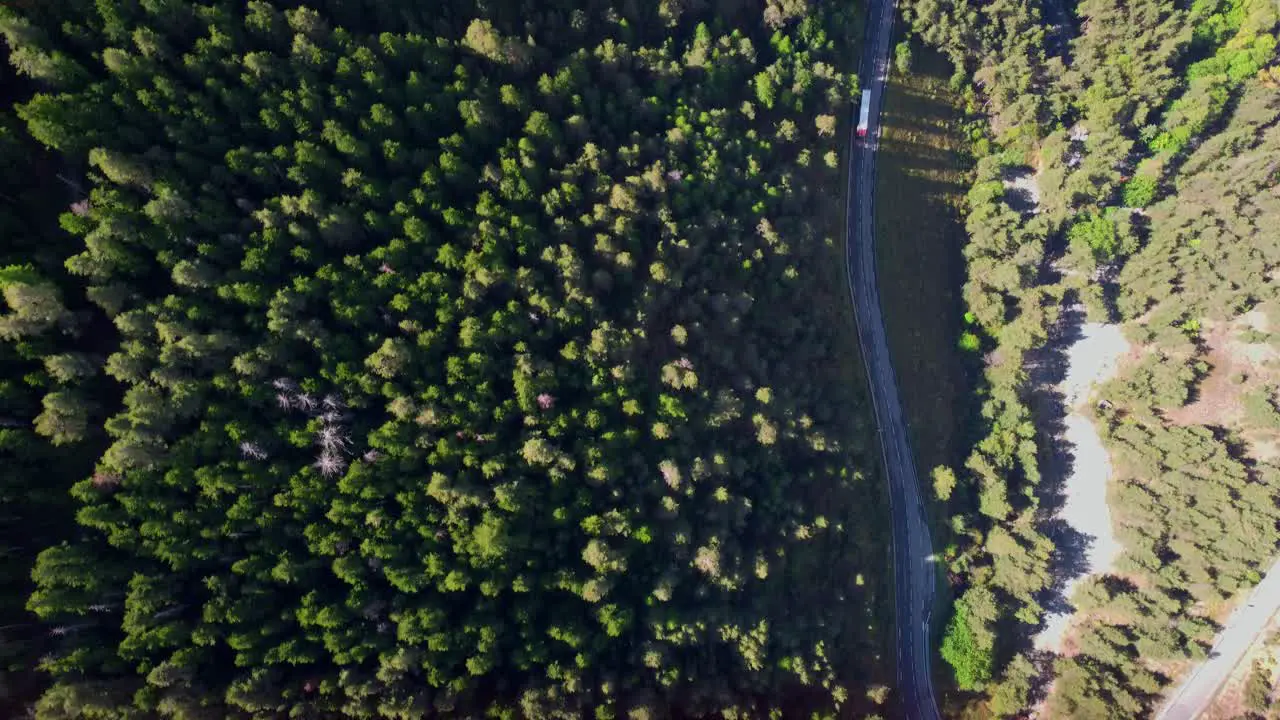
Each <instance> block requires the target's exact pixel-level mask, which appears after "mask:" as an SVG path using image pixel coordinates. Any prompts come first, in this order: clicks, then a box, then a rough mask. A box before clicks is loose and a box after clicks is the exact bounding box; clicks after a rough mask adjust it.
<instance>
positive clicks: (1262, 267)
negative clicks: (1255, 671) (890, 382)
mask: <svg viewBox="0 0 1280 720" xmlns="http://www.w3.org/2000/svg"><path fill="white" fill-rule="evenodd" d="M1074 9H1075V14H1076V22H1074V23H1072V22H1067V23H1063V22H1053V23H1050V22H1049V20H1048V18H1049V17H1050V16H1051V15H1054V14H1055V11H1056V4H1053V3H1038V2H1028V3H1000V2H994V3H967V2H964V1H963V0H955V1H950V0H948V1H943V2H938V1H936V0H915V1H914V2H911V3H909V4H908V9H907V12H908V17H909V19H910V20H912V21H913V24H914V28H915V30H916V31H917V32H918V33H919V34H920V35H921V37H922V38H923V39H924V40H925V41H926V42H929V43H931V44H933V45H935V46H937V47H939V48H940V49H942V50H944V51H945V52H946V53H947V54H948V55H949V56H950V57H951V58H952V60H953V62H954V63H955V65H956V67H957V76H956V78H955V79H954V81H955V82H956V84H957V85H966V84H967V85H968V88H967V90H966V92H967V93H968V97H969V99H970V109H974V108H978V107H981V108H983V109H984V110H985V111H986V112H987V113H988V116H989V118H990V134H989V137H975V142H974V151H975V154H976V155H978V156H979V159H978V162H977V165H976V170H975V173H974V178H973V186H972V188H971V190H970V192H969V196H968V204H969V208H968V210H969V213H968V219H967V229H968V231H969V244H968V245H967V246H966V248H965V255H966V258H967V260H968V277H967V282H966V285H965V300H966V304H967V306H968V315H967V316H966V318H967V321H968V323H969V326H968V327H967V328H966V330H967V333H968V334H967V335H966V337H967V338H968V340H967V348H968V349H973V350H982V351H985V353H986V354H985V360H986V372H985V376H984V381H985V382H984V383H983V386H982V388H981V391H982V394H983V395H982V396H983V399H984V403H985V405H984V411H983V417H984V421H985V424H984V427H983V428H982V432H983V437H982V439H981V440H980V441H979V442H978V443H977V444H976V445H975V447H974V449H973V452H972V454H971V456H970V457H969V460H968V461H967V463H966V465H965V468H964V469H963V471H961V472H957V473H955V481H954V483H952V482H948V483H946V485H947V488H946V492H945V496H943V494H942V493H939V496H940V498H941V499H942V500H943V501H945V502H948V503H949V506H950V508H951V510H952V513H953V518H952V528H951V530H952V532H951V541H952V542H951V545H950V547H949V548H947V554H948V558H949V560H950V564H951V570H952V573H953V576H952V577H953V580H954V581H955V583H956V585H957V586H958V589H959V591H960V600H959V601H958V602H957V603H956V605H955V612H954V615H953V617H952V619H951V621H950V623H949V624H948V626H947V630H946V636H945V640H944V642H943V644H942V648H941V651H942V656H943V658H944V659H945V660H946V661H947V662H948V663H949V664H950V665H951V666H952V668H953V670H954V680H955V683H956V685H957V686H958V687H959V688H960V689H961V690H966V691H982V693H981V696H978V695H977V694H976V693H975V694H974V695H970V696H969V697H971V698H972V697H981V699H982V701H983V702H984V703H985V705H986V709H985V711H990V712H994V713H995V714H997V715H1000V716H1009V715H1013V714H1016V713H1020V712H1022V711H1024V710H1025V708H1026V706H1027V704H1028V702H1030V699H1029V698H1030V697H1032V696H1033V694H1032V693H1031V689H1032V687H1033V685H1035V684H1036V682H1039V683H1040V684H1041V685H1040V686H1041V687H1049V684H1048V683H1049V682H1050V681H1052V686H1051V687H1052V689H1053V693H1052V695H1051V696H1050V698H1049V700H1048V705H1047V706H1046V712H1047V713H1048V714H1049V715H1050V716H1052V717H1079V718H1093V717H1097V718H1103V717H1105V718H1115V717H1135V718H1136V717H1148V716H1150V714H1151V708H1152V705H1153V703H1154V702H1156V701H1157V699H1158V697H1159V693H1160V692H1161V691H1162V690H1163V689H1164V688H1165V687H1167V686H1168V685H1169V683H1170V682H1171V681H1172V680H1173V677H1171V676H1170V671H1169V668H1170V667H1178V665H1177V664H1176V663H1177V661H1185V660H1188V659H1197V658H1200V657H1202V656H1203V655H1204V650H1205V648H1207V646H1208V643H1209V642H1210V641H1211V639H1212V635H1213V633H1214V631H1215V625H1214V622H1213V618H1212V617H1210V616H1208V615H1207V614H1206V613H1207V611H1206V608H1207V607H1209V606H1210V604H1212V603H1218V602H1221V601H1224V600H1227V599H1229V598H1231V597H1232V596H1233V595H1234V594H1235V593H1237V592H1238V591H1240V590H1241V589H1243V588H1246V587H1248V586H1249V585H1251V584H1252V583H1254V582H1256V581H1257V579H1258V577H1259V572H1260V570H1261V569H1262V564H1263V563H1264V562H1265V561H1267V560H1268V559H1269V558H1270V557H1272V556H1273V555H1274V553H1275V551H1276V549H1277V541H1278V540H1280V535H1278V532H1277V521H1280V518H1278V517H1277V515H1276V510H1275V508H1276V502H1277V499H1278V498H1280V469H1278V468H1277V467H1276V465H1275V458H1274V456H1272V455H1269V454H1268V453H1267V452H1265V447H1266V443H1268V442H1273V441H1274V439H1275V435H1274V432H1275V426H1274V425H1273V424H1272V423H1273V418H1274V417H1275V415H1274V413H1276V412H1277V410H1276V408H1277V405H1276V404H1275V395H1274V387H1275V375H1276V373H1277V371H1278V370H1280V363H1277V356H1276V354H1275V353H1276V343H1275V341H1274V339H1273V338H1274V337H1275V336H1274V335H1272V334H1271V333H1270V330H1269V328H1274V327H1276V323H1277V321H1280V316H1278V315H1277V313H1276V309H1277V307H1278V306H1277V305H1276V304H1275V299H1276V298H1275V296H1276V292H1277V291H1276V288H1277V285H1276V283H1275V277H1276V272H1277V270H1278V269H1280V246H1277V244H1276V243H1277V239H1278V236H1277V235H1276V233H1275V232H1274V228H1275V227H1276V224H1277V222H1280V204H1277V197H1278V196H1277V182H1278V181H1280V176H1277V174H1276V172H1275V169H1276V163H1277V162H1278V159H1277V157H1276V153H1277V149H1278V148H1280V136H1277V135H1276V129H1275V128H1276V120H1277V117H1278V115H1277V113H1280V92H1278V91H1277V85H1278V84H1277V82H1276V78H1277V73H1276V67H1277V56H1276V52H1275V48H1276V33H1277V30H1278V29H1280V15H1278V14H1277V9H1276V7H1275V5H1274V3H1269V2H1256V1H1254V0H1223V1H1218V0H1198V1H1197V2H1194V3H1191V4H1190V5H1187V4H1183V3H1173V2H1164V1H1163V0H1140V1H1138V2H1123V3H1115V2H1091V1H1088V0H1086V1H1085V2H1081V3H1079V4H1077V5H1076V6H1075V8H1074ZM995 18H1001V20H1000V21H999V22H993V21H992V20H993V19H995ZM1028 28H1030V30H1028ZM1073 32H1074V34H1075V36H1074V37H1071V38H1068V39H1065V40H1064V41H1059V40H1057V39H1056V38H1055V37H1054V36H1061V35H1064V34H1070V33H1073ZM1058 48H1061V49H1060V50H1059V49H1058ZM1019 183H1023V184H1029V185H1030V186H1031V187H1033V188H1034V189H1035V193H1034V196H1032V197H1026V191H1025V190H1022V189H1020V186H1019ZM1077 299H1078V300H1080V301H1082V302H1083V303H1084V304H1085V306H1086V307H1087V309H1088V312H1089V315H1090V316H1091V317H1092V318H1093V319H1096V320H1099V321H1107V320H1112V321H1115V320H1119V321H1124V322H1125V327H1126V330H1127V331H1128V332H1129V334H1130V335H1131V336H1132V339H1133V340H1135V341H1136V343H1137V347H1138V348H1139V352H1138V353H1137V357H1136V359H1134V360H1132V361H1130V362H1127V363H1126V365H1125V367H1124V368H1123V369H1122V372H1121V376H1120V377H1119V378H1117V379H1116V380H1115V381H1113V382H1112V383H1110V384H1108V385H1107V386H1106V387H1104V388H1102V389H1101V390H1100V392H1099V399H1100V400H1103V401H1105V402H1104V403H1103V404H1102V406H1101V409H1100V410H1099V411H1098V413H1097V414H1098V418H1097V420H1098V424H1099V425H1100V427H1101V430H1102V433H1103V435H1104V439H1105V440H1106V443H1107V446H1108V449H1109V450H1110V451H1111V454H1112V458H1113V462H1114V464H1115V466H1116V468H1117V477H1116V478H1115V480H1114V486H1113V488H1112V490H1111V496H1112V497H1113V498H1114V508H1113V512H1114V513H1115V514H1116V518H1117V520H1116V524H1117V531H1118V534H1119V536H1120V539H1121V540H1122V541H1123V542H1124V543H1125V554H1124V556H1123V557H1122V559H1121V560H1120V563H1119V566H1118V569H1117V574H1116V575H1109V576H1104V577H1100V578H1093V579H1091V580H1090V581H1089V582H1088V584H1087V587H1086V588H1085V589H1084V590H1083V591H1081V592H1080V593H1077V596H1076V598H1075V600H1074V602H1075V604H1076V605H1077V607H1078V609H1079V610H1080V611H1081V613H1082V615H1083V617H1084V618H1086V619H1085V620H1084V621H1083V622H1081V623H1080V624H1078V625H1077V626H1076V627H1075V628H1074V629H1073V630H1072V631H1071V634H1072V642H1073V644H1074V646H1075V648H1076V650H1077V652H1075V653H1073V654H1072V656H1071V657H1068V658H1063V659H1060V660H1058V661H1057V662H1056V663H1046V662H1033V660H1035V659H1037V658H1043V654H1038V653H1032V652H1030V651H1031V650H1032V648H1031V647H1030V643H1029V642H1028V641H1027V638H1029V637H1030V636H1031V635H1032V633H1031V632H1028V630H1029V629H1032V628H1035V627H1038V626H1040V625H1041V624H1042V620H1043V612H1042V605H1043V604H1044V602H1045V601H1046V600H1047V599H1049V598H1050V597H1051V593H1052V587H1053V582H1052V578H1051V577H1050V568H1051V567H1052V566H1053V563H1054V560H1055V558H1057V557H1059V556H1060V555H1062V552H1063V551H1062V550H1059V549H1055V548H1054V545H1053V542H1052V541H1051V540H1050V539H1049V538H1050V533H1051V530H1050V528H1051V526H1052V522H1053V518H1052V510H1051V509H1047V508H1046V507H1045V503H1044V498H1045V493H1044V491H1043V489H1042V488H1040V487H1039V485H1040V471H1039V469H1038V468H1039V463H1038V460H1040V459H1042V458H1043V457H1044V455H1045V454H1046V449H1047V448H1048V447H1049V445H1050V444H1053V443H1060V442H1062V439H1061V438H1060V437H1059V436H1057V435H1056V434H1055V433H1054V431H1053V429H1052V424H1051V423H1050V422H1048V420H1049V419H1048V418H1042V417H1037V416H1036V414H1035V413H1033V412H1031V411H1030V406H1031V404H1032V403H1031V398H1032V395H1033V394H1034V393H1037V392H1039V393H1043V392H1044V390H1045V389H1044V388H1037V387H1035V385H1034V384H1033V383H1032V382H1031V381H1030V378H1029V374H1028V372H1027V370H1028V369H1029V368H1030V366H1031V363H1032V358H1033V357H1036V358H1039V357H1040V356H1031V355H1028V351H1033V350H1037V349H1039V348H1041V347H1043V346H1044V345H1045V343H1046V341H1047V340H1048V339H1049V338H1051V337H1052V336H1053V335H1054V325H1055V323H1056V322H1057V319H1058V317H1059V315H1060V314H1059V312H1058V307H1059V306H1060V305H1061V304H1063V303H1069V302H1074V301H1075V300H1077ZM1246 314H1248V318H1246ZM1250 318H1251V319H1250ZM1240 328H1245V330H1240ZM1211 332H1212V335H1211V334H1210V333H1211ZM1237 333H1238V334H1239V337H1238V339H1237V337H1235V335H1236V334H1237ZM1233 358H1240V359H1233ZM1036 361H1037V362H1039V361H1040V360H1036ZM1236 366H1241V367H1247V370H1246V371H1240V370H1235V371H1229V368H1230V367H1236ZM1228 372H1231V373H1232V374H1231V377H1230V378H1228V377H1227V374H1228ZM1224 386H1226V387H1231V386H1237V387H1238V388H1239V389H1238V390H1223V389H1222V388H1223V387H1224ZM1204 393H1213V394H1214V395H1215V396H1220V395H1223V394H1226V395H1228V396H1229V397H1231V398H1235V397H1238V398H1239V399H1240V405H1241V406H1243V407H1244V411H1243V412H1239V413H1229V414H1227V415H1222V416H1207V415H1206V413H1208V411H1207V410H1205V409H1203V408H1192V407H1190V406H1191V405H1192V404H1193V403H1195V402H1196V401H1197V400H1198V399H1199V398H1200V396H1201V395H1202V394H1204ZM1211 402H1217V403H1220V402H1222V400H1221V398H1218V399H1214V400H1212V401H1211ZM1227 402H1228V403H1229V402H1230V401H1227ZM1260 448H1262V449H1261V450H1260ZM1047 510H1048V511H1047ZM1067 552H1069V550H1068V551H1067ZM1028 626H1030V627H1028Z"/></svg>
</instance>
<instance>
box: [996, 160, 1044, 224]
mask: <svg viewBox="0 0 1280 720" xmlns="http://www.w3.org/2000/svg"><path fill="white" fill-rule="evenodd" d="M1000 181H1001V182H1003V183H1004V201H1005V203H1006V204H1008V206H1009V207H1010V208H1011V209H1012V210H1014V211H1015V212H1017V213H1018V214H1020V215H1022V216H1023V217H1027V216H1029V215H1034V214H1036V212H1037V211H1038V210H1039V209H1040V198H1039V197H1038V196H1037V192H1038V188H1037V186H1036V177H1035V170H1034V169H1033V168H1030V167H1026V166H1021V167H1006V168H1005V169H1003V170H1001V171H1000Z"/></svg>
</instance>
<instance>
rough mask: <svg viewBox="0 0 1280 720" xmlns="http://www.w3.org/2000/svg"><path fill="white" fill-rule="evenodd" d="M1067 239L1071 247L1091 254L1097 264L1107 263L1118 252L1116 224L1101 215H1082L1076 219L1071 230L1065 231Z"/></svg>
mask: <svg viewBox="0 0 1280 720" xmlns="http://www.w3.org/2000/svg"><path fill="white" fill-rule="evenodd" d="M1067 239H1068V240H1069V241H1070V242H1071V245H1072V246H1073V247H1081V248H1085V249H1086V250H1087V251H1089V252H1091V253H1093V257H1094V258H1095V259H1096V260H1097V261H1098V262H1109V261H1111V260H1113V259H1115V257H1116V253H1117V252H1118V251H1119V242H1118V241H1117V239H1116V224H1115V222H1113V221H1112V220H1111V218H1109V217H1105V216H1102V215H1082V216H1080V217H1078V218H1077V219H1076V221H1075V223H1074V224H1073V225H1072V226H1071V229H1070V230H1069V231H1067Z"/></svg>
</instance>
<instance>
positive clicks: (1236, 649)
mask: <svg viewBox="0 0 1280 720" xmlns="http://www.w3.org/2000/svg"><path fill="white" fill-rule="evenodd" d="M1277 610H1280V562H1277V563H1276V564H1275V565H1272V566H1271V569H1270V570H1268V571H1267V574H1266V575H1265V576H1264V577H1263V578H1262V582H1260V583H1258V585H1257V587H1255V588H1254V589H1253V592H1251V593H1249V597H1248V598H1247V599H1246V600H1245V601H1244V602H1243V603H1241V604H1240V607H1237V608H1236V609H1235V611H1234V612H1232V613H1231V617H1229V618H1227V624H1226V626H1225V627H1224V628H1223V630H1222V632H1220V633H1218V638H1217V640H1215V641H1214V643H1213V648H1212V649H1210V650H1209V657H1208V658H1207V659H1206V660H1205V661H1204V662H1202V663H1200V666H1199V667H1197V668H1196V669H1195V671H1194V672H1192V673H1191V674H1190V675H1188V676H1187V677H1186V679H1185V680H1183V681H1182V684H1180V685H1179V686H1178V687H1177V689H1175V690H1174V691H1173V693H1172V694H1170V696H1169V697H1170V698H1171V700H1170V701H1169V702H1168V703H1167V704H1166V705H1165V706H1164V708H1162V709H1161V710H1160V714H1159V715H1156V718H1157V720H1192V718H1196V717H1199V716H1200V713H1202V712H1204V710H1205V708H1207V707H1208V706H1209V703H1210V702H1212V701H1213V698H1214V696H1215V695H1217V694H1218V689H1219V688H1221V687H1222V683H1224V682H1226V680H1227V677H1228V676H1229V675H1231V671H1232V670H1234V669H1235V667H1236V666H1237V665H1239V664H1240V661H1241V660H1242V659H1243V658H1244V655H1245V652H1247V651H1248V650H1249V646H1250V645H1252V644H1253V641H1254V640H1257V639H1258V636H1259V635H1261V634H1262V632H1263V631H1264V630H1265V629H1266V627H1267V622H1268V621H1269V620H1270V619H1271V616H1272V615H1275V613H1276V611H1277Z"/></svg>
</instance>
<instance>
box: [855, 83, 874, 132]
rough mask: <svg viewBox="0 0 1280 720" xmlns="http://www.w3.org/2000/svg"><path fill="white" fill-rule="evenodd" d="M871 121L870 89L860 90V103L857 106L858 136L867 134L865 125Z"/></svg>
mask: <svg viewBox="0 0 1280 720" xmlns="http://www.w3.org/2000/svg"><path fill="white" fill-rule="evenodd" d="M870 122H871V91H870V90H863V91H862V104H861V105H860V106H859V107H858V137H866V136H867V125H868V124H869V123H870Z"/></svg>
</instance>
